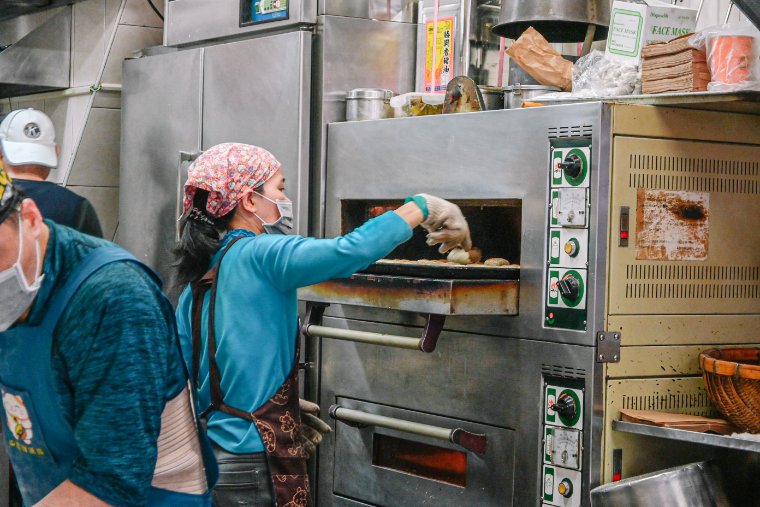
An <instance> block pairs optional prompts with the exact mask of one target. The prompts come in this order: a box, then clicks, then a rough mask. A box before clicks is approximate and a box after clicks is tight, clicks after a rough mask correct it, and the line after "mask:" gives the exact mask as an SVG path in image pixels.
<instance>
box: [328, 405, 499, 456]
mask: <svg viewBox="0 0 760 507" xmlns="http://www.w3.org/2000/svg"><path fill="white" fill-rule="evenodd" d="M329 413H330V417H332V418H333V419H335V420H336V421H342V422H345V423H348V424H353V425H358V426H380V427H381V428H388V429H390V430H396V431H402V432H404V433H411V434H412V435H419V436H422V437H430V438H435V439H436V440H443V441H446V442H451V443H452V444H456V445H458V446H460V447H463V448H465V449H467V450H468V451H471V452H474V453H475V454H479V455H481V456H482V455H484V454H485V453H486V447H487V444H488V439H487V438H486V436H485V435H480V434H477V433H470V432H469V431H465V430H463V429H462V428H454V429H449V428H441V427H439V426H431V425H429V424H422V423H416V422H412V421H405V420H404V419H396V418H395V417H386V416H382V415H376V414H370V413H367V412H362V411H361V410H353V409H350V408H345V407H341V406H340V405H333V406H331V407H330V412H329Z"/></svg>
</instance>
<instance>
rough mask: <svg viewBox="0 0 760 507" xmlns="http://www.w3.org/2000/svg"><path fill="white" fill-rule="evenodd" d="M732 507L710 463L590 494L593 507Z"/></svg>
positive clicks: (616, 484)
mask: <svg viewBox="0 0 760 507" xmlns="http://www.w3.org/2000/svg"><path fill="white" fill-rule="evenodd" d="M653 505H662V506H665V505H667V506H668V507H730V505H731V504H730V503H729V501H728V498H727V497H726V494H725V492H724V491H723V487H722V486H721V481H720V472H719V471H718V469H717V467H715V466H714V465H713V464H711V463H707V462H700V463H692V464H690V465H683V466H680V467H675V468H669V469H667V470H662V471H659V472H654V473H651V474H647V475H639V476H637V477H631V478H630V479H625V480H622V481H618V482H612V483H609V484H605V485H604V486H599V487H598V488H594V489H593V490H591V507H651V506H653Z"/></svg>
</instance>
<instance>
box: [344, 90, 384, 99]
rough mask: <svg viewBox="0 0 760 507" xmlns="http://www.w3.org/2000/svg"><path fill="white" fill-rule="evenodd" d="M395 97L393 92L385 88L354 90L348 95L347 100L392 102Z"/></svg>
mask: <svg viewBox="0 0 760 507" xmlns="http://www.w3.org/2000/svg"><path fill="white" fill-rule="evenodd" d="M391 97H393V91H392V90H385V89H383V88H354V89H353V90H350V91H349V92H348V93H346V100H349V99H377V100H391Z"/></svg>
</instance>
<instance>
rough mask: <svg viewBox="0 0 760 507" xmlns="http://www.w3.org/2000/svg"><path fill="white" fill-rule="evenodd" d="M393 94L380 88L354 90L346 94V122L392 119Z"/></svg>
mask: <svg viewBox="0 0 760 507" xmlns="http://www.w3.org/2000/svg"><path fill="white" fill-rule="evenodd" d="M391 97H393V92H392V91H391V90H384V89H382V88H356V89H354V90H351V91H349V92H348V93H347V94H346V121H357V120H379V119H382V118H393V108H392V107H391V105H390V100H391Z"/></svg>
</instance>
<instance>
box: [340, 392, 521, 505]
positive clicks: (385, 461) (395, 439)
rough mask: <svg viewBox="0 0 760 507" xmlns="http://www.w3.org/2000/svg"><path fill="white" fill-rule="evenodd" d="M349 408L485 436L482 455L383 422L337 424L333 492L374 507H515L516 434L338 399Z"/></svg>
mask: <svg viewBox="0 0 760 507" xmlns="http://www.w3.org/2000/svg"><path fill="white" fill-rule="evenodd" d="M336 404H337V406H339V407H342V408H345V409H349V410H347V412H350V411H356V412H354V413H358V412H361V413H365V414H371V416H384V417H385V418H392V419H393V420H395V421H397V422H400V424H401V425H403V424H404V423H417V424H421V425H431V426H436V427H440V428H452V429H453V428H461V429H463V430H465V431H466V432H470V433H474V434H483V435H485V436H486V439H487V447H486V452H485V454H484V455H479V454H476V453H475V452H471V451H468V450H467V449H465V448H463V447H460V446H458V445H456V444H453V443H450V442H448V441H444V440H438V439H436V438H432V437H427V436H420V435H419V434H416V433H410V432H407V431H400V430H396V429H388V428H385V427H380V426H371V425H367V426H362V425H358V426H357V425H355V424H353V423H350V422H344V421H343V420H341V416H340V415H339V414H340V412H338V415H337V416H336V419H337V420H336V422H335V461H334V466H335V469H334V476H333V493H334V494H335V495H336V496H337V497H339V498H340V497H342V498H343V499H350V500H354V501H358V502H363V503H366V504H370V505H373V506H378V507H380V506H382V507H398V506H401V505H431V506H432V505H477V506H479V507H488V506H497V505H498V506H499V507H503V506H510V505H512V490H513V472H514V470H513V466H514V431H513V430H511V429H509V428H500V427H496V426H489V425H484V424H476V423H471V422H468V421H461V420H457V419H452V418H449V417H441V416H436V415H431V414H426V413H422V412H416V411H413V410H405V409H401V408H395V407H389V406H387V405H378V404H375V403H367V402H363V401H358V400H354V399H350V398H343V397H338V398H337V399H336Z"/></svg>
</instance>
